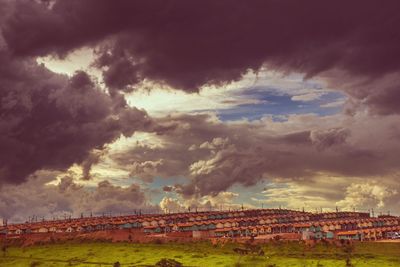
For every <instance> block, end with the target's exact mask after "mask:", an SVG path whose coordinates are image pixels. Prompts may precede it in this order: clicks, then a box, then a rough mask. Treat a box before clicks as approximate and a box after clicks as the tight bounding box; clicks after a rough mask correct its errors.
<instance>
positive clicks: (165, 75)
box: [3, 0, 400, 112]
mask: <svg viewBox="0 0 400 267" xmlns="http://www.w3.org/2000/svg"><path fill="white" fill-rule="evenodd" d="M399 5H400V4H399V2H398V1H395V0H389V1H386V2H385V5H382V4H381V3H380V2H379V1H375V0H367V1H365V0H364V1H361V0H360V1H358V0H356V1H351V2H348V1H330V2H326V1H324V2H322V1H318V0H310V1H307V2H306V3H299V2H298V1H295V0H284V1H276V0H269V1H264V0H260V1H258V0H255V1H250V2H249V1H235V3H232V2H231V1H212V0H207V1H201V2H188V1H179V0H169V1H164V0H160V1H150V2H137V1H128V0H122V1H118V2H115V1H109V0H88V1H79V0H58V1H56V3H55V4H54V5H53V6H52V8H49V7H48V6H47V5H43V4H38V3H37V2H34V1H23V0H20V1H17V3H16V4H15V6H16V7H15V12H14V13H12V15H10V16H9V18H8V20H7V22H6V23H5V24H4V25H3V28H4V35H5V37H6V41H7V43H8V45H9V47H10V49H11V50H12V51H13V53H14V54H16V55H20V56H24V55H47V54H49V53H56V54H58V55H60V56H63V55H65V54H66V53H68V52H69V51H71V50H73V49H75V48H78V47H82V46H96V47H97V48H98V49H97V51H98V55H99V57H98V59H97V60H96V63H95V65H97V66H98V67H100V68H102V69H103V71H104V72H103V74H104V80H105V82H106V84H107V85H108V86H109V87H110V88H116V89H126V90H131V89H132V88H130V86H135V85H136V84H137V83H139V82H141V81H143V80H145V79H150V80H153V81H157V82H160V83H166V84H168V85H170V86H172V87H175V88H178V89H182V90H186V91H197V90H198V89H199V88H200V87H201V86H203V85H205V84H223V83H226V82H230V81H234V80H238V79H240V78H241V76H242V75H243V74H244V73H246V72H247V71H248V70H254V71H258V70H259V69H260V67H261V66H263V65H266V66H268V67H269V68H272V69H275V70H279V71H283V72H288V71H295V72H300V73H304V74H305V75H306V76H307V77H311V76H314V75H317V74H319V73H322V72H324V71H328V70H333V69H339V70H343V71H345V72H346V73H349V74H351V75H352V76H359V77H364V78H369V79H375V78H378V77H380V76H381V75H385V74H388V73H396V72H399V70H400V63H399V62H400V60H399V59H400V52H399V49H398V47H399V46H400V38H399V30H398V29H399V28H400V15H399V13H398V12H397V10H398V9H399V7H400V6H399ZM339 81H340V78H339ZM380 87H382V86H380ZM386 89H387V90H388V91H386ZM359 90H362V88H360V87H357V88H353V91H356V92H357V91H359ZM375 90H376V91H382V92H383V93H382V94H378V96H377V97H373V98H372V99H369V101H367V102H372V103H373V104H375V105H377V106H379V107H381V106H385V105H387V104H389V107H388V108H387V109H390V110H391V111H392V112H397V111H398V110H397V107H398V105H395V104H393V103H397V102H398V101H396V100H393V99H398V95H399V93H398V92H399V89H398V86H397V85H395V87H394V89H393V88H375ZM356 92H355V93H354V94H357V93H356ZM393 96H395V98H393Z"/></svg>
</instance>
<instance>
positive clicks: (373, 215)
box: [371, 208, 375, 217]
mask: <svg viewBox="0 0 400 267" xmlns="http://www.w3.org/2000/svg"><path fill="white" fill-rule="evenodd" d="M371 213H372V217H375V214H374V208H372V209H371Z"/></svg>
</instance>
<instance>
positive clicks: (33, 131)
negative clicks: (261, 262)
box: [0, 0, 400, 222]
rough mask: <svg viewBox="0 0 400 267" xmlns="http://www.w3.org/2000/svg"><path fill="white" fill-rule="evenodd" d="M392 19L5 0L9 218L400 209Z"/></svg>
mask: <svg viewBox="0 0 400 267" xmlns="http://www.w3.org/2000/svg"><path fill="white" fill-rule="evenodd" d="M399 8H400V4H399V2H398V1H394V0H393V1H392V0H388V1H385V3H384V4H382V3H381V2H380V1H377V0H376V1H375V0H363V1H361V0H354V1H350V2H349V1H319V0H309V1H294V0H280V1H276V0H262V1H261V0H254V1H245V0H243V1H242V0H239V1H235V2H232V1H227V0H226V1H225V0H221V1H213V0H203V1H196V2H193V1H183V0H182V1H181V0H154V1H128V0H120V1H112V0H86V1H81V0H0V63H1V64H0V149H1V153H0V218H6V219H8V220H9V221H15V222H20V221H25V220H27V219H29V217H32V216H36V217H39V218H47V219H52V218H63V217H65V216H70V215H71V216H80V214H82V213H83V214H86V215H88V214H90V213H92V214H95V215H101V214H105V213H107V214H110V213H111V214H128V213H134V212H135V211H138V210H141V211H142V212H178V211H185V210H186V211H187V210H188V209H189V208H190V209H191V210H195V209H197V210H211V209H213V210H215V209H239V208H242V207H244V208H261V207H264V208H277V207H282V208H290V209H298V210H300V209H305V210H306V211H320V210H321V209H322V210H326V211H328V210H336V208H337V209H339V210H359V211H366V212H368V211H372V210H374V212H375V214H380V213H385V214H386V213H388V212H390V213H391V214H400V207H399V205H398V203H399V202H400V182H399V181H400V164H399V158H400V86H399V82H400V50H399V49H398V47H400V14H399V12H398V10H399Z"/></svg>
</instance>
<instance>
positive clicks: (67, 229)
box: [0, 209, 400, 240]
mask: <svg viewBox="0 0 400 267" xmlns="http://www.w3.org/2000/svg"><path fill="white" fill-rule="evenodd" d="M398 227H399V218H398V217H387V218H370V217H369V213H359V212H329V213H317V214H315V213H308V212H300V211H293V210H284V209H259V210H242V211H219V212H216V211H214V212H196V213H193V212H192V213H175V214H153V215H140V216H139V215H131V216H117V217H87V218H79V219H69V220H58V221H43V222H38V223H25V224H13V225H8V226H6V227H3V228H0V233H3V234H5V233H7V234H9V235H23V234H30V233H73V232H93V231H104V230H112V229H138V230H140V231H142V232H143V233H145V234H149V235H154V234H168V233H173V232H181V233H192V234H193V235H192V236H193V237H242V236H263V235H274V234H275V235H278V234H287V233H298V234H301V236H302V238H303V239H311V238H312V239H321V238H340V239H343V238H348V239H366V240H376V239H380V238H384V237H385V235H386V233H387V232H388V231H398V230H400V229H398ZM374 229H377V230H376V231H375V230H374Z"/></svg>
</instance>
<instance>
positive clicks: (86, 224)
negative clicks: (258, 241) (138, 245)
mask: <svg viewBox="0 0 400 267" xmlns="http://www.w3.org/2000/svg"><path fill="white" fill-rule="evenodd" d="M293 213H294V214H298V213H300V212H298V211H291V210H285V209H262V210H242V211H210V212H196V213H194V212H191V213H190V212H187V213H173V214H146V215H129V216H116V217H86V218H74V219H67V220H53V221H42V222H31V223H29V222H26V223H22V224H10V225H7V226H2V227H0V234H11V235H13V234H14V235H19V234H25V233H61V232H66V233H70V232H92V231H100V230H111V229H130V228H143V229H145V228H146V227H148V226H158V225H162V226H163V225H173V224H175V225H176V224H179V223H190V222H195V221H206V220H222V219H226V218H237V217H252V216H258V215H267V214H293Z"/></svg>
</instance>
